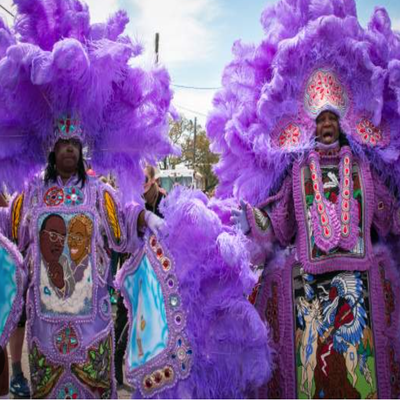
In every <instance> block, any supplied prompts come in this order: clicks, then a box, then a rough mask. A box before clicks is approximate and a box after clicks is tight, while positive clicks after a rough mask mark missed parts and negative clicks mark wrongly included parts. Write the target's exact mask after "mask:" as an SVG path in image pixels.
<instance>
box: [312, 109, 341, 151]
mask: <svg viewBox="0 0 400 400" xmlns="http://www.w3.org/2000/svg"><path fill="white" fill-rule="evenodd" d="M316 122H317V129H316V137H317V141H318V142H320V143H322V144H326V145H328V144H332V143H334V142H336V141H337V140H338V139H339V133H340V131H339V117H338V116H337V115H336V114H334V113H333V112H331V111H324V112H322V113H321V114H320V115H319V116H318V117H317V121H316Z"/></svg>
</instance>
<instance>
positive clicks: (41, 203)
mask: <svg viewBox="0 0 400 400" xmlns="http://www.w3.org/2000/svg"><path fill="white" fill-rule="evenodd" d="M49 159H54V160H55V164H49V165H48V166H47V169H46V175H45V179H44V182H42V181H41V179H38V180H37V181H36V182H31V184H30V185H29V187H28V192H27V193H26V194H25V196H24V204H23V210H24V211H23V213H22V215H21V219H24V218H29V219H30V221H31V223H26V224H23V225H21V226H20V228H19V235H20V240H19V246H21V248H26V247H28V248H30V249H31V250H30V256H29V258H28V260H27V263H28V265H30V266H31V267H30V269H31V281H30V284H29V289H28V300H27V309H28V315H29V322H28V340H29V348H30V356H29V359H30V368H31V383H32V389H33V396H34V397H48V396H50V397H58V396H59V395H60V394H62V393H64V392H65V394H66V395H67V394H70V395H73V396H78V397H82V396H85V397H86V396H94V397H111V396H112V397H114V396H115V395H116V392H115V386H114V380H113V368H112V365H113V363H112V347H113V339H112V319H111V313H110V311H111V306H110V303H109V298H108V292H107V284H106V283H107V282H106V281H107V264H108V263H107V261H106V260H104V261H103V262H104V263H105V265H99V263H98V262H96V257H95V254H94V253H93V252H91V246H92V244H93V247H95V246H96V245H99V244H100V248H102V246H103V244H102V240H103V238H102V235H101V234H100V232H102V231H106V232H110V233H109V236H108V239H109V243H111V244H115V243H116V236H114V234H113V233H114V232H116V231H117V229H119V230H120V231H121V232H123V233H122V234H120V236H119V237H120V242H119V243H118V248H119V249H121V250H122V249H129V251H130V252H134V250H135V246H136V243H135V241H136V240H137V239H136V238H137V229H143V227H144V226H143V224H145V218H144V215H143V214H144V211H143V209H142V208H141V207H140V206H139V205H132V206H130V207H129V208H127V209H126V211H125V218H126V219H124V220H123V219H121V218H120V216H119V215H120V214H119V213H120V212H121V211H120V210H119V209H118V208H117V203H116V200H114V193H112V191H111V189H110V188H109V187H107V186H104V185H103V184H101V183H100V182H99V181H97V180H95V179H93V178H89V177H88V176H87V175H86V173H85V170H84V169H82V168H80V167H79V166H80V165H83V158H82V145H81V143H80V142H79V141H78V140H76V139H75V138H71V139H65V138H64V139H60V140H57V142H56V144H55V151H54V157H53V156H50V157H49ZM71 187H72V188H75V189H76V191H77V192H79V194H80V196H82V201H81V203H80V204H77V205H75V206H73V207H68V206H65V204H66V203H65V197H64V196H66V193H67V192H69V189H70V188H71ZM55 193H56V195H54V194H55ZM107 194H108V196H110V197H109V201H110V202H112V205H113V207H114V209H112V210H108V209H107V208H106V207H107V206H108V205H106V204H104V203H102V201H101V197H102V196H106V195H107ZM111 196H113V197H111ZM61 199H63V200H64V201H60V200H61ZM79 206H84V207H79ZM82 208H83V209H84V211H81V209H82ZM87 210H90V211H87ZM49 211H51V214H49V213H48V212H49ZM112 212H114V213H115V214H114V215H113V214H111V213H112ZM25 213H26V214H25ZM117 213H118V214H117ZM35 214H40V215H45V218H44V219H43V222H41V226H42V227H43V229H42V230H41V231H40V248H38V247H36V246H35V243H37V242H36V240H34V242H33V243H32V242H31V241H30V240H29V237H31V236H32V235H33V236H35V233H34V230H35V226H38V225H37V222H36V221H40V220H41V217H39V218H35V217H33V215H35ZM8 215H10V214H9V213H7V214H6V213H2V218H3V224H4V219H7V218H8ZM70 216H72V218H70ZM111 218H114V221H113V224H114V225H113V226H112V227H111V226H110V222H109V221H110V220H111ZM153 218H155V217H153ZM67 220H68V221H69V227H68V232H67V228H66V223H65V221H67ZM92 220H96V221H97V224H98V228H97V229H96V230H94V234H93V236H92V235H89V234H87V235H86V236H87V237H86V238H85V237H84V235H82V237H80V238H78V235H79V234H80V232H79V228H80V227H79V226H77V225H78V223H81V224H82V225H83V224H84V223H85V224H86V228H87V227H90V228H89V229H93V223H92ZM125 221H130V224H129V225H128V224H126V222H125ZM136 221H138V222H136ZM155 221H156V220H155ZM32 222H33V223H32ZM115 224H117V225H115ZM125 224H126V225H125ZM5 225H9V226H11V224H10V222H8V223H6V224H5ZM82 227H83V228H84V227H85V226H84V225H83V226H82ZM153 228H154V226H153ZM154 229H156V228H154ZM111 232H113V233H111ZM5 233H7V232H5ZM84 233H86V232H84ZM128 235H129V237H130V238H131V239H130V240H126V239H125V238H126V237H127V236H128ZM46 236H47V237H48V240H49V241H45V237H46ZM91 239H92V240H91ZM77 242H79V243H83V244H85V243H86V248H85V249H83V250H86V251H87V252H88V253H87V254H86V258H89V259H90V261H91V263H88V262H87V263H86V264H87V265H86V268H84V269H85V272H80V273H79V271H78V269H79V268H81V265H83V264H82V262H83V261H82V260H83V257H80V258H79V259H78V258H76V257H75V253H73V251H74V250H75V246H76V243H77ZM67 244H68V245H67ZM52 248H54V251H52ZM78 250H79V249H78ZM78 250H77V253H78V254H77V255H79V251H78ZM82 252H83V251H82ZM40 255H41V256H42V257H43V259H44V261H45V264H39V266H40V265H41V267H39V268H37V267H36V265H37V264H36V260H37V259H38V256H39V259H40ZM62 256H64V258H65V259H66V261H67V262H69V263H70V265H69V266H68V268H69V270H70V271H72V273H73V277H72V278H73V282H74V285H73V286H72V285H67V281H68V279H69V277H68V274H67V272H66V269H65V265H63V263H62V262H59V260H60V258H61V257H62ZM92 266H93V268H92ZM43 267H44V268H43ZM86 271H87V272H86ZM78 275H79V276H78ZM43 276H45V277H46V279H42V278H43ZM79 278H80V279H79ZM83 278H85V280H86V282H85V283H86V286H85V291H84V290H77V289H78V288H77V285H78V284H79V282H80V281H81V280H82V279H83ZM49 282H50V283H51V285H50V286H48V283H49ZM55 287H56V288H57V292H55V289H54V288H55ZM67 287H68V293H66V292H63V291H65V290H66V288H67ZM75 290H76V292H74V291H75ZM88 291H90V292H91V293H90V296H88V297H84V295H85V294H87V292H88ZM58 292H62V293H63V296H61V299H60V297H59V296H57V297H54V294H58ZM72 296H73V300H74V301H73V302H70V301H68V298H70V299H71V297H72ZM39 298H40V299H41V301H40V303H38V302H37V300H38V299H39ZM87 300H92V302H91V304H85V302H86V301H87ZM79 303H81V304H79ZM82 310H83V312H81V311H82ZM80 315H82V316H81V317H80ZM87 316H89V318H87ZM85 348H90V353H89V352H87V353H86V352H85V351H83V349H85ZM104 349H106V350H104ZM97 358H99V362H100V359H101V363H100V364H99V366H97V364H96V365H95V364H94V361H95V360H97ZM40 360H42V361H40ZM60 361H61V362H60ZM98 368H99V369H98Z"/></svg>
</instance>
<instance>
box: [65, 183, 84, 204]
mask: <svg viewBox="0 0 400 400" xmlns="http://www.w3.org/2000/svg"><path fill="white" fill-rule="evenodd" d="M64 194H65V200H64V204H65V205H66V206H79V205H81V204H82V203H83V201H84V195H83V192H82V191H81V190H80V189H78V188H77V187H76V186H71V187H68V188H66V189H64Z"/></svg>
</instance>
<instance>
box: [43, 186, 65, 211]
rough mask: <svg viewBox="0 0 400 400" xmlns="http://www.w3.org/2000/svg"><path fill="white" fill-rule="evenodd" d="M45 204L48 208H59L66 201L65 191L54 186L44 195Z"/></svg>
mask: <svg viewBox="0 0 400 400" xmlns="http://www.w3.org/2000/svg"><path fill="white" fill-rule="evenodd" d="M43 200H44V203H45V204H46V206H49V207H55V206H59V205H60V204H62V203H63V201H64V191H63V190H62V189H61V188H59V187H57V186H53V187H52V188H50V189H49V190H47V192H46V193H45V195H44V199H43Z"/></svg>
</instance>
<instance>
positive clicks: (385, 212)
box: [371, 170, 400, 237]
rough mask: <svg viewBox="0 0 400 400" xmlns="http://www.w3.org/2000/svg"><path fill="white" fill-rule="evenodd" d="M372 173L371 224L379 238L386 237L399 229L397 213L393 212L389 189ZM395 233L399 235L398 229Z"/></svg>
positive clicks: (391, 195)
mask: <svg viewBox="0 0 400 400" xmlns="http://www.w3.org/2000/svg"><path fill="white" fill-rule="evenodd" d="M371 172H372V178H373V181H374V216H373V220H372V224H373V226H374V227H375V229H376V230H377V232H378V234H379V236H383V237H384V236H387V235H388V234H389V233H391V232H393V233H396V230H397V229H398V228H399V227H400V224H399V223H397V221H396V218H397V219H398V212H396V210H395V208H396V207H395V198H394V196H393V194H392V193H391V192H390V190H389V188H388V187H387V186H386V185H385V184H384V182H382V180H381V178H380V177H379V175H378V174H377V173H376V172H375V171H373V170H372V171H371ZM399 222H400V221H399ZM397 233H400V229H399V230H398V232H397Z"/></svg>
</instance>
